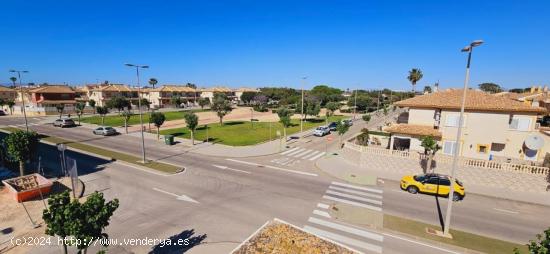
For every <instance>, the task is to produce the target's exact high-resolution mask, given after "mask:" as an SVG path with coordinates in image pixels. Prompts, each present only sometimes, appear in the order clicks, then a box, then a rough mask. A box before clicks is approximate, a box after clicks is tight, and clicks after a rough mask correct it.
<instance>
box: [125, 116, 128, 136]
mask: <svg viewBox="0 0 550 254" xmlns="http://www.w3.org/2000/svg"><path fill="white" fill-rule="evenodd" d="M124 130H125V131H126V134H128V120H126V117H125V118H124Z"/></svg>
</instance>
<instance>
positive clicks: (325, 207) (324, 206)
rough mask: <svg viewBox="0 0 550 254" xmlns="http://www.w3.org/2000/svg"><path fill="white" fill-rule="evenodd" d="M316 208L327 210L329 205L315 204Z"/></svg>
mask: <svg viewBox="0 0 550 254" xmlns="http://www.w3.org/2000/svg"><path fill="white" fill-rule="evenodd" d="M317 207H319V208H323V209H328V208H329V205H327V204H323V203H318V204H317Z"/></svg>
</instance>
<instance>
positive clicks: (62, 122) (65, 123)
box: [53, 118, 76, 128]
mask: <svg viewBox="0 0 550 254" xmlns="http://www.w3.org/2000/svg"><path fill="white" fill-rule="evenodd" d="M53 126H55V127H61V128H63V127H72V126H76V124H75V123H74V121H73V119H70V118H60V119H57V120H55V121H54V122H53Z"/></svg>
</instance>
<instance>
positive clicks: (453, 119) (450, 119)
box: [445, 114, 466, 127]
mask: <svg viewBox="0 0 550 254" xmlns="http://www.w3.org/2000/svg"><path fill="white" fill-rule="evenodd" d="M459 121H460V115H459V114H449V115H447V118H446V119H445V126H447V127H458V122H459ZM465 125H466V117H464V119H463V122H462V127H464V126H465Z"/></svg>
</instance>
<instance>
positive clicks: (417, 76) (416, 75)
mask: <svg viewBox="0 0 550 254" xmlns="http://www.w3.org/2000/svg"><path fill="white" fill-rule="evenodd" d="M423 76H424V74H422V71H421V70H420V69H417V68H413V69H411V70H410V71H409V76H407V79H408V80H409V81H410V82H411V84H412V92H413V94H414V92H415V88H416V82H418V81H420V80H421V79H422V77H423Z"/></svg>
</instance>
